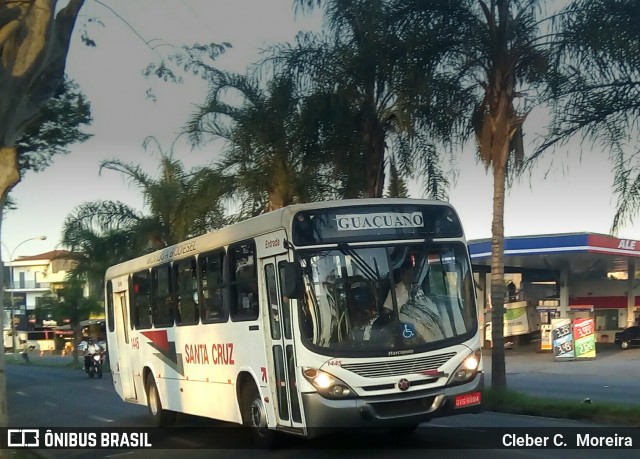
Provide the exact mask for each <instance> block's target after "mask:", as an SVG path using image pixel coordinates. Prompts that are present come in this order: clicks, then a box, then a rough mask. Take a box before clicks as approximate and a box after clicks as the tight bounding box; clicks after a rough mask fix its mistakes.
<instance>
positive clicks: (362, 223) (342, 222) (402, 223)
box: [336, 212, 424, 231]
mask: <svg viewBox="0 0 640 459" xmlns="http://www.w3.org/2000/svg"><path fill="white" fill-rule="evenodd" d="M336 225H337V227H338V231H353V230H367V229H392V228H422V227H423V226H424V218H422V213H421V212H411V213H407V212H403V213H400V212H381V213H375V214H346V215H336Z"/></svg>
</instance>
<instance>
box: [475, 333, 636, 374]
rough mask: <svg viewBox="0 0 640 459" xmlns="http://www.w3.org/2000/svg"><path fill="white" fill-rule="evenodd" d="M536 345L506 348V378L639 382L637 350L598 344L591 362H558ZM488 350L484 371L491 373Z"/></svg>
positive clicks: (588, 360)
mask: <svg viewBox="0 0 640 459" xmlns="http://www.w3.org/2000/svg"><path fill="white" fill-rule="evenodd" d="M538 346H539V343H535V342H534V343H531V344H526V345H522V346H519V347H516V348H514V349H505V368H506V373H507V375H509V374H523V373H538V374H548V375H570V376H574V377H579V376H581V375H599V374H600V375H616V377H617V378H619V379H630V380H636V381H637V380H639V379H640V348H637V349H627V350H624V351H623V350H621V349H620V348H618V347H617V346H616V345H614V344H611V343H597V344H596V357H595V358H594V359H585V360H570V361H557V360H556V359H555V357H554V355H553V353H552V352H548V351H545V352H540V351H539V347H538ZM491 354H492V352H491V350H490V349H485V350H483V359H484V371H485V373H491Z"/></svg>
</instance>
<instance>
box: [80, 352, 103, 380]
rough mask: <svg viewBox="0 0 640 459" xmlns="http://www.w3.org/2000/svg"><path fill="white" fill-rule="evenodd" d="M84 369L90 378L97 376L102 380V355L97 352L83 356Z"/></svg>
mask: <svg viewBox="0 0 640 459" xmlns="http://www.w3.org/2000/svg"><path fill="white" fill-rule="evenodd" d="M84 361H85V364H84V369H85V371H86V372H87V374H88V375H89V377H90V378H93V377H94V376H96V375H97V376H98V378H102V364H103V363H104V353H103V352H99V353H96V354H92V355H87V356H85V360H84Z"/></svg>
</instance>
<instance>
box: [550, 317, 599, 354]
mask: <svg viewBox="0 0 640 459" xmlns="http://www.w3.org/2000/svg"><path fill="white" fill-rule="evenodd" d="M551 327H552V330H551V341H552V346H553V356H554V358H555V360H556V361H569V360H590V359H595V358H596V337H595V322H594V320H593V319H592V318H581V319H573V320H571V319H553V320H552V321H551Z"/></svg>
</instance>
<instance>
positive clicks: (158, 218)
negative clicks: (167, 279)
mask: <svg viewBox="0 0 640 459" xmlns="http://www.w3.org/2000/svg"><path fill="white" fill-rule="evenodd" d="M150 142H154V143H156V145H157V146H158V147H160V146H159V145H158V144H157V140H156V139H155V138H154V137H148V138H147V139H146V140H145V143H144V146H145V147H147V146H148V145H149V143H150ZM103 169H108V170H113V171H116V172H120V173H121V174H123V175H124V176H125V177H126V178H127V179H129V181H130V182H131V183H132V184H134V185H135V186H137V187H138V189H139V190H140V191H141V192H142V195H143V198H144V204H145V206H146V207H147V208H148V210H149V215H148V216H141V215H139V214H137V213H136V212H135V211H133V210H131V209H127V208H126V206H121V207H118V206H110V209H112V210H113V211H115V214H114V215H111V216H109V213H108V212H107V213H105V214H104V215H103V217H102V218H125V219H133V220H136V222H135V229H136V232H137V234H139V235H144V236H145V237H146V238H147V240H148V243H149V246H150V247H151V248H153V249H158V248H162V247H166V246H169V245H173V244H176V243H178V242H180V241H183V240H185V239H187V238H190V237H194V236H197V235H199V234H203V233H205V232H207V231H211V230H213V229H216V228H219V227H221V226H223V225H224V224H225V218H224V213H223V209H222V207H221V202H220V195H221V186H222V185H221V180H220V177H219V176H218V175H217V174H216V172H215V171H214V170H213V169H211V168H207V167H201V168H197V169H194V170H192V171H185V170H184V167H183V165H182V162H180V161H179V160H176V159H175V158H173V155H172V153H171V152H170V153H165V152H163V151H162V150H160V177H159V178H153V177H151V176H150V175H149V174H147V173H146V172H145V171H143V170H142V168H141V167H140V166H138V165H135V164H130V163H125V162H123V161H121V160H117V159H114V160H106V161H102V163H101V164H100V172H102V170H103ZM88 218H90V216H88Z"/></svg>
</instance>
